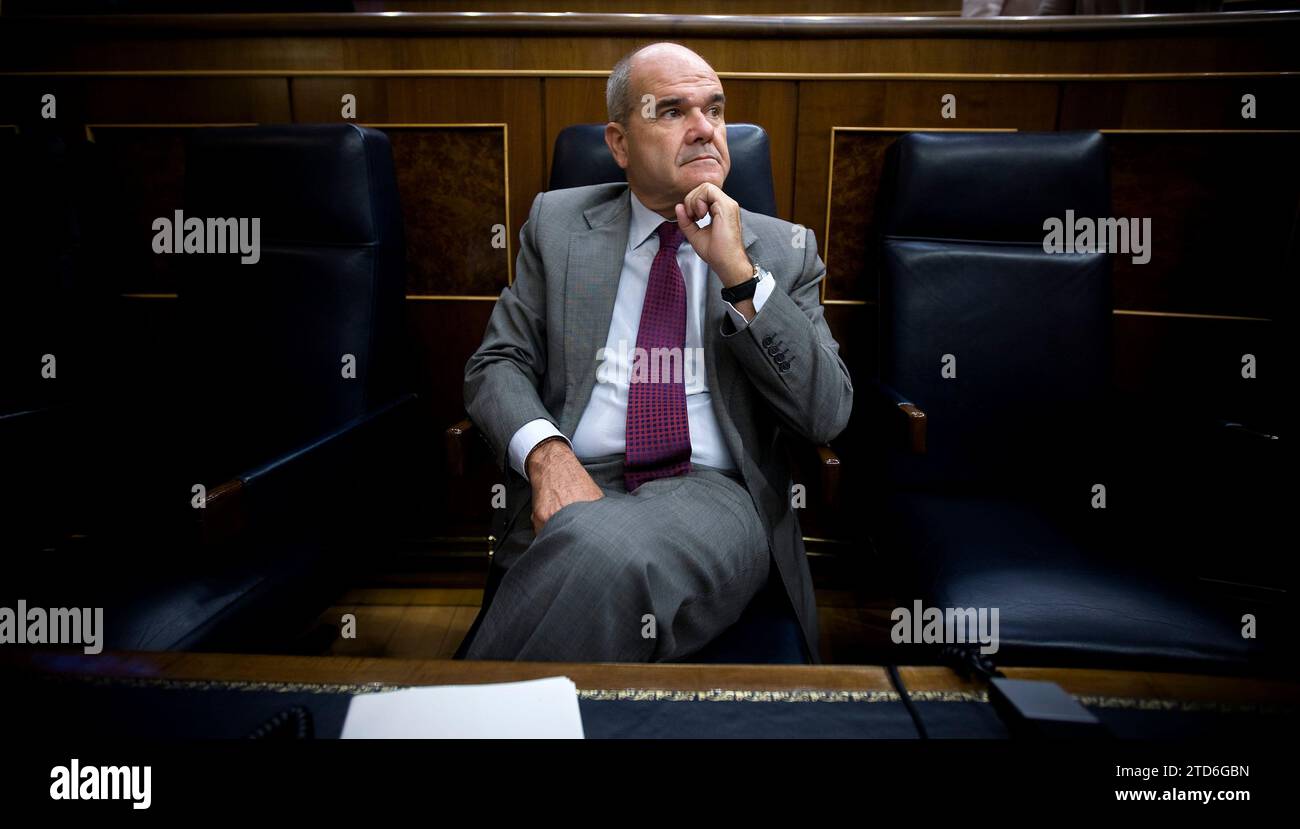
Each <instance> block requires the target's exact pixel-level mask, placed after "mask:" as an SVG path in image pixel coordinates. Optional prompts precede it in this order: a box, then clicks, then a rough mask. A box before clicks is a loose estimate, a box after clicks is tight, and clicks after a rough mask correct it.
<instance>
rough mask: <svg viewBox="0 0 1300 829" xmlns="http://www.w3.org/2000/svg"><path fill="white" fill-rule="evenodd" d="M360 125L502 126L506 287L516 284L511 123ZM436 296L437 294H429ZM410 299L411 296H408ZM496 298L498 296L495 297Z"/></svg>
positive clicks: (384, 126) (385, 126)
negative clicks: (511, 228) (511, 222)
mask: <svg viewBox="0 0 1300 829" xmlns="http://www.w3.org/2000/svg"><path fill="white" fill-rule="evenodd" d="M358 126H362V127H373V128H374V129H381V130H384V129H448V128H465V129H486V128H494V127H500V128H501V165H502V167H503V168H504V169H503V170H502V175H501V178H502V186H503V187H504V188H505V200H506V205H505V210H506V221H505V228H506V287H509V286H511V285H513V284H515V258H514V251H513V245H512V244H511V238H510V237H511V235H512V234H511V232H510V124H508V123H506V122H504V121H485V122H481V123H474V122H471V123H446V124H419V123H400V124H384V123H379V122H375V121H370V122H366V123H358ZM429 296H436V295H429ZM408 299H409V297H408ZM493 299H496V297H493Z"/></svg>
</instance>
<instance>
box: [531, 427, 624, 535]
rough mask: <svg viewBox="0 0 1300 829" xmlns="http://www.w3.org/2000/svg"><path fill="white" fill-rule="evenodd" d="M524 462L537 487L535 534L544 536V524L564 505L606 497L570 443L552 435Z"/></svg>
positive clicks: (534, 497)
mask: <svg viewBox="0 0 1300 829" xmlns="http://www.w3.org/2000/svg"><path fill="white" fill-rule="evenodd" d="M524 465H525V466H526V467H527V469H528V480H529V482H530V484H531V485H532V488H533V535H540V534H541V532H542V527H544V526H545V525H546V522H547V521H549V520H551V516H552V515H554V514H555V513H557V512H559V511H560V509H561V508H563V507H566V506H568V505H569V504H572V503H574V502H576V501H595V500H597V499H600V498H604V497H605V493H603V492H601V490H600V487H598V486H596V482H595V481H593V480H592V479H591V475H590V474H589V473H588V472H587V470H586V469H585V468H583V466H582V463H581V462H580V461H579V460H578V457H577V455H574V454H573V450H572V449H571V448H569V444H567V443H565V442H564V441H563V440H560V439H559V438H548V439H547V440H544V441H542V442H541V443H539V444H537V445H536V446H534V447H533V450H532V451H531V452H529V453H528V458H527V459H526V460H525V461H524Z"/></svg>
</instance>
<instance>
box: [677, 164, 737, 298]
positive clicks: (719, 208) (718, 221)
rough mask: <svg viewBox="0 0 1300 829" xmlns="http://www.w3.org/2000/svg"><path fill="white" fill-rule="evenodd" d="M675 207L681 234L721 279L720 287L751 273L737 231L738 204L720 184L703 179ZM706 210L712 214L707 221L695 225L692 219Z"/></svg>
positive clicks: (706, 212) (726, 286)
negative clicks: (704, 223)
mask: <svg viewBox="0 0 1300 829" xmlns="http://www.w3.org/2000/svg"><path fill="white" fill-rule="evenodd" d="M675 209H676V211H677V226H678V227H679V228H681V231H682V235H683V236H685V237H686V241H688V242H690V243H691V247H692V248H694V250H695V252H696V253H697V254H699V257H700V258H701V259H703V260H704V261H705V262H707V263H708V265H709V267H710V268H712V269H713V272H714V273H716V274H717V275H718V278H719V279H721V280H722V286H723V287H724V288H730V287H731V286H733V285H739V284H740V283H742V282H744V281H746V280H748V279H749V278H750V277H752V276H753V275H754V265H753V263H751V262H750V261H749V256H748V255H746V253H745V243H744V237H743V236H742V235H741V230H740V205H739V204H737V203H736V200H735V199H733V198H732V197H731V196H728V195H727V194H726V193H724V192H722V188H721V187H718V186H717V185H716V184H713V183H711V182H707V181H706V182H704V183H703V184H701V185H700V186H699V187H696V188H695V189H694V190H692V191H691V192H689V193H687V194H686V198H685V199H683V200H682V201H681V202H680V203H679V204H677V205H676V208H675ZM706 214H708V215H710V216H712V217H713V218H712V220H711V221H710V223H709V225H708V226H707V227H698V226H697V225H696V224H695V223H696V222H698V221H699V220H700V219H703V218H704V216H705V215H706Z"/></svg>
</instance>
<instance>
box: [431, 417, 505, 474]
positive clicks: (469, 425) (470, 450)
mask: <svg viewBox="0 0 1300 829" xmlns="http://www.w3.org/2000/svg"><path fill="white" fill-rule="evenodd" d="M476 438H477V439H476ZM443 440H444V441H445V442H446V448H447V474H448V475H450V476H451V477H452V478H463V477H465V474H466V473H467V471H468V470H469V469H470V468H471V467H472V466H473V465H474V464H476V463H478V462H479V461H480V459H481V460H482V462H483V463H492V464H495V460H494V459H493V457H492V448H491V446H490V445H489V444H488V442H487V435H485V434H483V430H482V429H480V428H479V427H478V426H476V425H474V421H472V420H470V419H469V418H468V417H467V418H465V419H463V420H458V421H457V422H455V423H453V424H452V425H450V426H448V427H447V431H446V432H444V433H443ZM480 456H481V458H480Z"/></svg>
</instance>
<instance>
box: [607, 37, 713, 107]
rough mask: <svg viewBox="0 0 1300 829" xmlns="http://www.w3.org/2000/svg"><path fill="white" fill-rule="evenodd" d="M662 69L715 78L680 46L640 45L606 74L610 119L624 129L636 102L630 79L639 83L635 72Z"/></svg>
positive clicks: (704, 63)
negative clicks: (698, 73)
mask: <svg viewBox="0 0 1300 829" xmlns="http://www.w3.org/2000/svg"><path fill="white" fill-rule="evenodd" d="M665 67H667V68H678V69H688V70H690V71H695V72H700V73H701V74H708V75H712V76H713V79H714V80H715V81H716V80H717V79H718V75H717V73H716V72H714V71H713V67H712V66H710V65H709V62H708V61H706V60H705V59H704V58H702V57H700V56H699V55H698V54H696V53H695V52H693V51H691V50H690V49H688V48H686V47H685V46H683V45H681V44H680V43H671V42H669V41H661V42H659V43H651V44H650V45H649V46H642V47H641V48H640V49H637V50H635V51H633V52H629V53H628V54H626V55H624V56H623V58H622V59H621V60H619V62H618V63H616V64H614V69H613V70H612V71H611V72H610V73H609V82H608V83H606V84H605V109H606V111H607V114H608V115H609V120H611V121H617V122H618V123H620V124H622V125H623V126H625V127H626V126H627V124H628V118H629V117H631V115H632V113H633V111H635V109H636V106H637V103H638V101H637V97H636V95H635V94H634V92H633V90H634V89H635V88H637V84H634V82H633V78H634V77H637V80H640V78H639V77H638V70H642V72H644V70H645V69H646V68H649V69H650V70H651V71H657V70H658V71H662V69H664V68H665Z"/></svg>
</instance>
